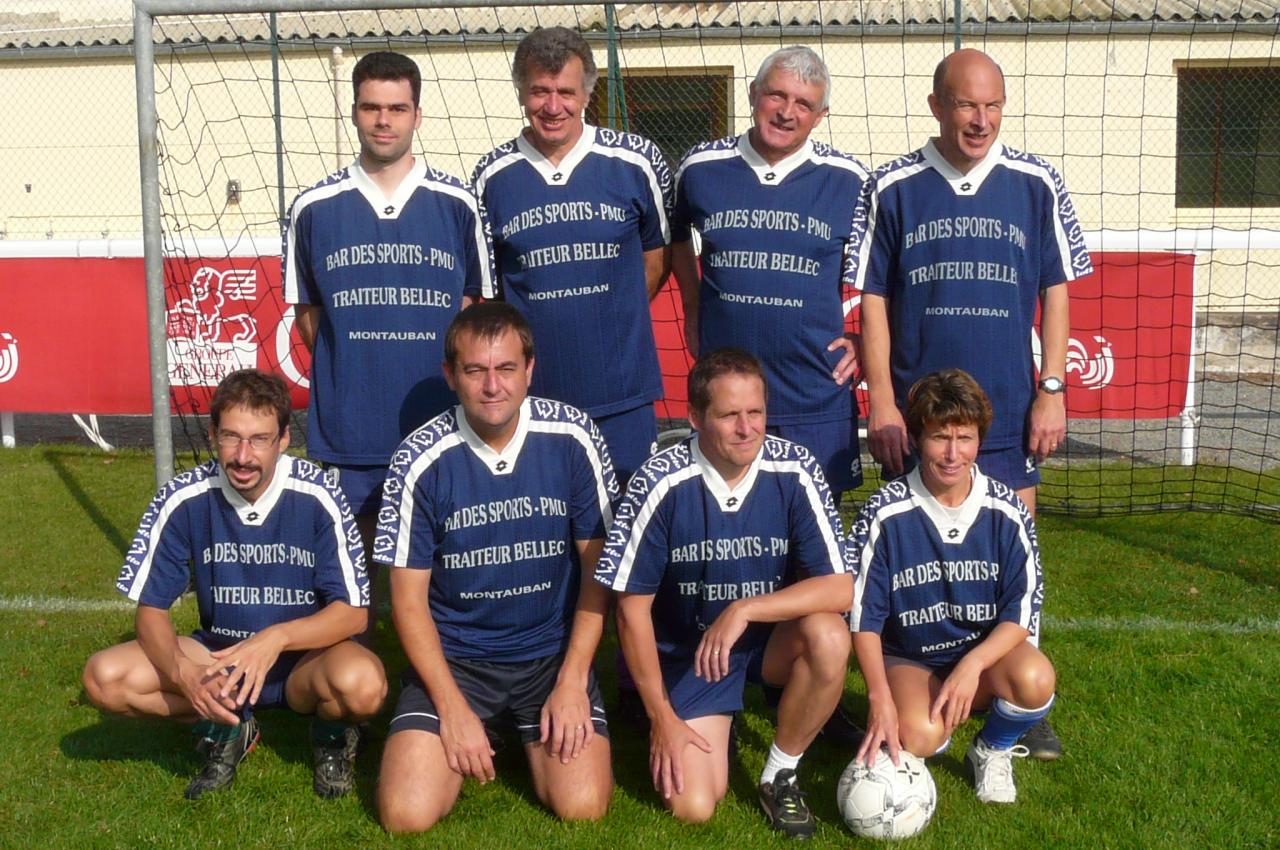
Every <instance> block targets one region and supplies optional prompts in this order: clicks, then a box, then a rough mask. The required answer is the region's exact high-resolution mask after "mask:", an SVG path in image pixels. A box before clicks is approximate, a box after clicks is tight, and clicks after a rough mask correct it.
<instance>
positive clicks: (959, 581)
mask: <svg viewBox="0 0 1280 850" xmlns="http://www.w3.org/2000/svg"><path fill="white" fill-rule="evenodd" d="M906 422H907V430H908V432H909V434H910V436H911V439H912V441H913V443H914V444H915V451H916V456H917V457H918V458H919V465H918V466H917V467H916V468H915V469H914V470H913V471H912V472H910V473H909V474H907V475H905V476H903V477H902V478H899V479H897V480H895V481H891V482H889V483H888V484H886V485H884V486H883V487H881V488H880V490H878V491H877V492H876V493H875V495H874V496H872V497H871V498H870V499H869V500H868V501H867V503H866V505H864V506H863V509H862V512H861V513H860V515H859V517H858V520H857V522H856V523H855V525H854V528H853V532H852V540H851V543H852V546H851V552H850V554H851V556H852V557H853V558H854V559H855V560H856V570H857V579H856V584H855V586H854V597H853V610H852V611H851V613H850V625H851V628H852V630H853V632H854V636H853V647H854V651H855V653H856V655H857V658H858V664H859V666H860V667H861V668H862V675H863V676H864V677H865V678H866V681H867V692H868V699H869V700H870V704H871V706H870V711H869V714H868V718H867V733H866V737H865V738H864V739H863V742H862V746H861V748H860V749H859V750H858V758H859V759H862V760H865V761H866V762H867V763H868V764H870V763H871V762H874V760H875V756H876V752H877V751H878V750H879V749H880V747H881V745H884V746H887V748H888V750H889V754H890V756H891V757H892V758H893V760H894V762H895V763H896V762H897V760H898V753H899V751H900V750H902V749H906V750H908V751H910V752H912V753H914V754H915V755H918V756H921V757H926V756H930V755H934V754H936V753H939V752H941V751H942V750H943V749H945V748H946V746H947V744H948V743H949V742H950V739H951V733H952V732H953V731H954V730H955V728H956V727H957V726H959V725H960V724H961V723H964V722H965V720H967V719H968V718H969V714H970V712H971V711H973V710H975V709H978V710H981V709H989V711H988V713H987V717H986V723H985V724H984V725H983V727H982V729H981V730H980V731H979V732H978V734H977V735H976V736H975V737H974V740H973V743H972V744H971V745H970V746H969V750H968V752H967V753H966V755H965V761H966V762H967V763H968V765H969V768H970V770H971V771H972V772H973V775H974V783H975V785H976V788H977V793H978V799H979V800H981V801H983V802H984V803H1012V802H1014V800H1015V799H1016V797H1017V789H1016V787H1015V786H1014V782H1013V763H1012V758H1013V756H1014V755H1015V754H1016V753H1015V748H1014V745H1015V743H1016V742H1017V740H1018V738H1019V737H1020V736H1021V735H1022V733H1023V732H1025V731H1026V730H1027V729H1029V728H1030V727H1031V726H1033V725H1034V724H1035V723H1036V721H1038V720H1040V719H1041V718H1042V717H1044V716H1045V715H1046V714H1048V712H1049V707H1050V706H1051V705H1052V704H1053V694H1054V684H1055V677H1054V670H1053V666H1052V665H1051V664H1050V663H1049V659H1047V658H1046V657H1045V656H1044V655H1043V654H1042V653H1041V652H1040V650H1039V649H1038V648H1036V646H1035V645H1034V644H1033V643H1031V642H1030V641H1029V640H1028V638H1029V637H1030V636H1031V635H1033V634H1035V633H1037V632H1038V631H1039V624H1040V604H1041V601H1042V599H1043V595H1044V591H1043V587H1042V585H1041V577H1040V551H1039V548H1038V547H1037V544H1036V531H1035V524H1034V522H1033V520H1032V518H1031V514H1030V512H1029V511H1028V510H1027V508H1026V506H1025V505H1023V503H1022V502H1021V500H1019V499H1018V497H1017V496H1016V495H1015V494H1014V492H1013V491H1012V490H1010V489H1009V488H1008V487H1006V486H1004V485H1003V484H1001V483H1000V482H998V481H995V480H993V479H990V478H987V477H986V476H985V475H983V474H982V471H981V470H980V469H978V466H977V464H976V463H975V462H974V460H975V458H977V456H978V445H979V444H980V443H981V441H982V439H983V438H984V437H985V436H986V432H987V427H988V426H989V425H990V424H991V403H990V401H989V400H988V399H987V396H986V394H985V393H984V392H983V391H982V388H981V387H980V386H978V384H977V382H976V381H974V379H973V378H972V377H970V376H969V375H968V374H967V373H966V372H963V371H961V370H959V369H949V370H946V371H942V372H935V373H933V374H931V375H928V376H926V377H924V378H921V379H920V380H919V381H917V382H916V384H915V385H914V386H913V387H912V388H911V391H910V393H909V394H908V396H907V413H906Z"/></svg>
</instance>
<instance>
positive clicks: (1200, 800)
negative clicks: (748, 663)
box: [0, 447, 1280, 850]
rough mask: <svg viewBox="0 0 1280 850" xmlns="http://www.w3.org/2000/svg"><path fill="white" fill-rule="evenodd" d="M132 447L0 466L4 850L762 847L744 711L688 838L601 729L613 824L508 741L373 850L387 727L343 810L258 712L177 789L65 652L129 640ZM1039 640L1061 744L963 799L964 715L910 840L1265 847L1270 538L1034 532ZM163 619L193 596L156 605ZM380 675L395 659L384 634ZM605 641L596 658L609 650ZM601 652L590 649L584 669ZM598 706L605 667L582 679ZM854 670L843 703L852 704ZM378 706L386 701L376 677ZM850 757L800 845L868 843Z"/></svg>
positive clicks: (1125, 521) (1279, 785)
mask: <svg viewBox="0 0 1280 850" xmlns="http://www.w3.org/2000/svg"><path fill="white" fill-rule="evenodd" d="M151 476H152V472H151V459H150V457H149V456H148V455H144V454H140V453H127V452H122V453H119V454H117V455H112V456H107V455H102V454H100V453H97V452H92V451H89V450H87V449H83V450H82V449H73V448H60V447H59V448H42V447H35V448H24V449H14V450H5V451H3V452H0V529H2V534H3V541H4V547H3V553H4V554H3V559H2V560H0V564H2V566H3V568H2V569H0V637H2V639H3V646H4V650H3V652H0V711H2V712H3V717H4V718H5V721H6V722H5V726H4V732H3V734H2V735H0V769H2V770H3V774H4V775H3V778H0V847H14V848H25V847H33V848H45V847H51V848H60V847H68V848H70V847H76V848H82V847H86V848H87V847H175V848H182V847H191V848H201V850H205V848H214V847H236V848H240V847H272V848H276V847H294V848H310V847H325V848H337V847H351V846H357V845H358V846H360V847H361V848H377V847H384V846H392V845H394V846H407V847H484V848H489V847H494V848H513V847H522V848H524V847H542V846H566V847H584V848H585V847H591V848H595V847H601V846H609V845H614V846H618V847H623V846H626V847H640V848H649V847H652V848H659V847H662V848H667V847H684V846H688V847H723V848H728V847H740V846H746V847H771V846H780V845H782V844H784V843H786V842H785V841H784V840H782V839H780V838H776V837H774V836H773V835H772V834H771V833H770V832H769V831H768V830H767V828H766V827H765V825H764V822H763V820H762V818H761V816H760V813H759V811H758V808H757V805H756V803H755V799H754V783H755V777H756V775H757V774H758V771H759V770H760V767H761V765H762V763H763V759H764V752H765V750H766V749H767V747H768V744H769V741H770V728H769V720H768V718H767V715H766V714H765V713H764V711H763V710H762V709H761V708H760V704H759V701H758V697H756V696H755V695H752V696H751V697H749V699H750V700H754V701H753V702H751V706H753V708H751V709H749V711H748V712H747V714H746V716H745V731H744V734H743V736H742V739H741V741H742V750H741V755H740V763H739V764H737V765H735V766H734V768H733V771H732V774H731V776H732V783H731V789H730V793H729V797H728V798H727V799H726V800H725V802H724V804H723V806H722V809H721V810H720V811H719V812H718V813H717V815H716V817H715V818H714V820H713V821H712V822H711V823H710V824H708V825H706V826H703V827H699V828H688V827H681V826H678V825H676V824H675V823H674V822H672V820H671V819H670V817H669V816H667V815H666V814H665V813H664V812H663V810H662V808H661V806H660V805H659V803H658V801H657V798H656V796H655V795H654V793H653V791H652V789H651V788H650V786H649V781H648V778H647V768H646V754H647V744H646V742H645V741H644V740H643V739H641V738H640V737H639V736H638V735H637V734H635V733H634V732H633V731H632V730H630V729H628V728H627V727H626V726H625V725H623V724H621V723H615V724H614V729H613V742H614V765H615V772H616V779H617V790H616V792H615V794H614V799H613V805H612V809H611V811H610V813H609V815H608V817H607V818H606V819H605V820H603V821H602V822H600V823H596V824H580V825H563V824H560V823H558V822H556V821H555V820H554V819H553V818H551V817H550V816H549V815H548V814H547V813H545V812H544V811H543V810H541V809H540V808H539V807H538V806H537V804H536V802H533V800H534V796H533V791H532V788H531V786H530V784H529V782H528V780H527V777H526V771H525V769H524V767H523V764H522V757H521V755H520V753H519V752H518V747H508V748H507V749H506V750H505V751H504V752H503V754H502V755H501V756H500V757H499V780H498V781H497V782H496V783H492V784H490V785H488V786H486V787H484V788H481V787H479V786H476V785H470V784H469V785H468V786H467V787H466V788H465V789H464V791H463V794H462V798H461V800H460V801H459V804H458V806H457V808H456V809H455V810H454V812H453V814H452V815H451V816H450V817H449V818H448V819H447V820H446V821H445V822H444V823H442V824H441V825H440V826H439V827H438V828H437V829H436V830H434V831H433V832H432V833H431V834H430V835H428V836H418V837H412V838H407V839H398V840H395V839H392V838H390V837H389V836H387V835H385V834H384V833H383V832H382V831H381V829H380V828H379V826H378V824H377V820H376V816H375V814H374V810H373V792H374V781H375V777H376V775H377V765H378V757H379V753H380V751H381V748H382V743H383V738H382V735H383V733H384V730H385V717H384V718H383V719H382V721H381V722H380V723H378V722H375V724H374V732H375V734H374V736H373V738H374V739H373V740H372V741H371V742H370V746H369V747H368V748H367V750H366V751H365V752H364V753H363V754H362V755H361V757H360V763H359V764H360V783H359V787H358V791H357V793H356V794H354V795H352V796H351V797H349V798H346V799H343V800H338V801H331V802H326V801H322V800H319V799H317V798H316V797H314V795H313V794H312V793H311V788H310V783H311V774H310V752H309V745H308V743H307V740H306V731H307V724H306V720H305V719H300V718H296V717H293V716H291V715H288V714H287V713H280V712H274V713H269V714H266V715H264V738H263V746H261V747H259V749H258V750H257V751H256V752H255V753H254V754H253V755H252V756H251V757H250V758H249V759H248V760H247V761H245V763H244V764H243V766H242V767H241V769H240V773H239V778H238V779H237V781H236V785H235V787H234V788H233V789H231V790H230V791H228V792H224V793H221V794H216V795H211V796H210V797H209V798H207V799H205V800H201V801H199V802H198V803H194V804H193V803H188V802H186V801H185V800H183V799H182V791H183V788H184V787H185V786H186V783H187V780H188V778H189V777H190V775H191V774H192V773H193V772H194V771H195V770H196V769H197V764H196V761H195V758H194V754H193V753H192V752H191V749H190V741H189V738H188V735H187V732H186V730H185V729H183V728H180V727H177V726H170V725H165V724H160V723H142V722H135V721H129V720H122V719H116V718H109V717H104V716H102V715H100V714H99V712H98V711H97V710H95V709H94V708H92V707H91V706H89V705H87V704H86V703H85V701H84V696H83V694H82V692H81V689H80V685H79V676H80V670H81V668H82V666H83V664H84V661H85V659H86V658H87V657H88V656H89V655H90V654H91V653H92V652H94V651H95V650H96V649H99V648H101V647H103V646H106V645H108V644H110V643H113V642H115V641H119V640H122V639H125V638H128V637H131V630H132V612H131V611H130V610H129V609H128V608H127V607H125V606H124V605H122V604H119V603H117V602H116V601H115V600H116V599H117V598H118V597H117V596H116V594H115V593H114V590H113V583H114V579H115V575H116V571H117V569H118V567H119V564H120V562H121V560H122V557H123V552H124V550H125V548H126V547H127V545H128V542H129V540H130V538H131V536H132V534H133V530H134V526H135V524H136V523H137V521H138V518H139V517H140V516H141V513H142V510H143V508H144V507H145V505H146V503H147V501H148V500H149V498H150V495H151V491H152V477H151ZM1040 539H1041V546H1042V549H1043V552H1044V561H1045V570H1046V577H1047V603H1046V608H1045V612H1046V615H1045V634H1046V637H1045V640H1044V649H1045V650H1046V652H1047V653H1048V654H1049V656H1050V657H1051V658H1052V659H1053V661H1054V663H1055V664H1056V665H1057V667H1058V673H1059V701H1058V703H1057V706H1056V707H1055V709H1054V713H1053V722H1054V726H1055V728H1056V729H1057V730H1058V732H1059V734H1060V735H1061V737H1062V738H1063V740H1064V742H1065V746H1066V755H1065V756H1064V757H1063V758H1062V759H1061V760H1060V761H1058V762H1056V763H1052V764H1041V763H1031V762H1028V761H1020V762H1019V763H1018V764H1017V766H1016V770H1017V776H1018V787H1019V802H1018V803H1017V804H1016V805H1015V806H1012V807H1002V808H995V807H990V806H983V805H981V804H979V803H978V802H977V801H976V799H975V798H974V796H973V792H972V790H971V788H970V787H969V784H968V781H967V779H966V778H965V776H964V773H963V767H962V759H963V754H964V748H965V746H966V745H967V744H968V739H969V737H970V736H971V735H972V734H973V732H974V731H976V724H972V723H971V724H969V725H968V726H967V727H965V729H964V730H963V735H961V736H960V737H958V738H957V740H956V742H955V743H954V744H953V745H952V749H951V751H950V752H949V753H948V754H946V755H944V756H943V757H941V758H938V759H935V760H932V761H931V762H930V769H931V771H932V773H933V776H934V779H935V780H936V782H937V785H938V791H939V807H938V811H937V814H936V815H935V817H934V821H933V823H931V824H930V825H929V827H928V829H927V830H926V831H925V832H924V834H923V835H921V836H920V837H919V838H917V839H914V840H912V841H910V842H908V843H907V845H906V846H910V847H920V848H935V847H936V848H965V850H972V848H984V847H996V846H1004V847H1009V848H1021V847H1045V848H1055V850H1056V848H1128V847H1132V848H1149V847H1150V848H1166V847H1167V848H1177V850H1187V848H1246V847H1248V848H1275V847H1280V811H1278V808H1277V803H1276V801H1277V799H1280V790H1278V789H1280V782H1277V780H1276V779H1274V774H1275V764H1274V761H1273V760H1274V759H1275V756H1276V754H1277V752H1278V747H1280V696H1277V693H1278V689H1277V683H1278V682H1280V673H1278V672H1277V671H1280V594H1278V593H1277V586H1278V585H1280V568H1278V567H1277V553H1278V552H1280V525H1277V524H1274V523H1267V522H1262V521H1259V520H1255V519H1250V518H1247V517H1241V516H1236V515H1224V514H1217V513H1207V512H1189V513H1162V514H1154V515H1142V516H1137V517H1125V516H1107V517H1102V518H1088V519H1075V518H1070V517H1062V516H1047V517H1045V519H1044V520H1043V522H1042V524H1041V527H1040ZM175 612H176V617H177V619H178V621H179V625H180V627H181V628H190V627H191V626H192V624H193V623H194V622H195V606H194V603H193V602H191V601H188V600H184V601H183V602H182V603H181V604H180V605H179V607H178V608H176V609H175ZM379 648H380V649H381V650H382V654H383V656H384V659H385V660H386V661H387V663H388V667H389V669H390V670H391V671H392V673H393V674H394V673H396V672H398V671H399V669H400V667H401V666H402V665H403V657H402V656H401V655H400V653H399V650H398V648H397V647H396V644H395V639H394V636H393V634H392V633H391V631H390V629H389V626H388V624H386V623H383V626H382V632H381V634H380V645H379ZM611 652H612V645H610V646H608V647H605V648H604V649H603V650H602V653H611ZM603 657H605V656H604V655H603V654H602V658H603ZM599 667H600V672H601V674H602V679H604V681H605V684H606V694H611V693H612V669H613V665H612V663H611V662H608V661H606V663H602V664H600V665H599ZM862 693H863V691H862V687H861V679H860V678H859V677H858V675H857V674H856V673H855V674H851V675H850V677H849V688H848V694H847V696H846V703H847V705H848V706H849V707H850V708H852V709H853V710H854V712H855V713H856V714H861V713H862V712H863V711H864V710H865V700H864V699H863V697H862ZM393 697H394V688H393ZM851 757H852V754H851V753H848V752H839V751H835V750H833V749H832V748H830V747H828V746H827V745H825V744H823V743H821V742H819V743H817V744H815V745H814V747H813V748H812V749H811V750H810V752H809V754H808V755H807V756H806V758H805V761H804V762H803V764H802V766H801V780H802V784H803V787H805V788H806V789H807V790H808V791H809V792H810V794H811V801H812V805H813V807H814V810H815V812H816V813H817V816H818V818H819V820H820V825H819V832H818V835H817V837H816V839H815V841H814V842H812V845H811V846H817V847H837V846H839V847H848V846H871V842H867V841H863V840H860V839H856V838H854V837H853V836H852V835H851V834H850V833H849V832H848V831H847V830H846V829H845V828H844V826H843V824H842V823H841V822H840V820H839V817H838V815H837V812H836V809H835V802H834V796H835V795H834V790H835V783H836V778H837V777H838V776H839V774H840V772H841V770H842V769H843V767H844V765H845V764H846V763H847V762H848V761H849V759H850V758H851Z"/></svg>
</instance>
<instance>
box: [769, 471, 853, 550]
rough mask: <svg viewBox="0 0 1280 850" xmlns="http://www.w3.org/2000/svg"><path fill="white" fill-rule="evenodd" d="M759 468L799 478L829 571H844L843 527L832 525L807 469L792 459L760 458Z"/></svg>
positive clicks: (816, 486) (828, 498)
mask: <svg viewBox="0 0 1280 850" xmlns="http://www.w3.org/2000/svg"><path fill="white" fill-rule="evenodd" d="M760 468H761V469H764V470H768V471H770V472H775V473H783V474H788V475H795V476H796V477H797V478H798V479H799V481H800V487H801V489H802V490H803V492H804V495H805V501H806V503H807V504H808V505H809V509H810V510H811V511H813V518H814V520H815V521H816V522H817V523H818V529H819V531H820V532H821V534H822V543H823V546H824V548H826V550H827V558H828V560H829V561H830V562H831V571H832V572H833V573H843V572H845V571H846V570H845V563H844V552H843V550H842V549H841V545H840V540H841V537H842V536H843V533H844V532H843V529H840V528H837V527H834V526H833V525H832V522H831V520H832V517H831V515H830V514H828V513H827V509H826V504H825V503H824V500H823V498H822V492H821V491H820V490H819V489H818V485H817V483H816V482H815V481H814V479H813V476H812V475H811V474H810V473H809V470H807V469H805V467H804V465H803V464H802V463H800V462H799V461H794V460H787V461H777V460H762V461H761V462H760ZM829 500H830V496H828V497H827V501H829ZM837 521H838V520H837Z"/></svg>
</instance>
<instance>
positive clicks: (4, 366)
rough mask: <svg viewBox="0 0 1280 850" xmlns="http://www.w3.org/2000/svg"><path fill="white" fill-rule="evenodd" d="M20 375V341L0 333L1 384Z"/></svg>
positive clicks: (10, 335)
mask: <svg viewBox="0 0 1280 850" xmlns="http://www.w3.org/2000/svg"><path fill="white" fill-rule="evenodd" d="M16 374H18V341H17V340H16V339H14V338H13V335H12V334H7V333H0V384H3V383H4V382H5V381H10V380H13V376H14V375H16Z"/></svg>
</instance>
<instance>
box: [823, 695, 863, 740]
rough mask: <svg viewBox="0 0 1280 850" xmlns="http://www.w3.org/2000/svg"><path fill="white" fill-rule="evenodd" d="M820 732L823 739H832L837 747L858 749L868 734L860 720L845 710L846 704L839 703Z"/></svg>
mask: <svg viewBox="0 0 1280 850" xmlns="http://www.w3.org/2000/svg"><path fill="white" fill-rule="evenodd" d="M818 734H819V735H821V736H822V738H823V740H825V741H830V742H831V743H832V744H834V745H835V746H837V747H840V748H842V749H845V750H855V751H856V750H857V749H858V748H859V747H861V746H862V739H863V738H865V737H866V736H867V730H866V729H863V728H862V727H861V726H859V725H858V721H856V720H854V719H853V718H852V717H850V716H849V715H848V713H846V712H845V710H844V706H842V705H837V706H836V710H835V711H834V712H833V713H832V715H831V716H830V717H829V718H827V722H826V723H824V724H823V726H822V729H821V730H820V731H819V732H818Z"/></svg>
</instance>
